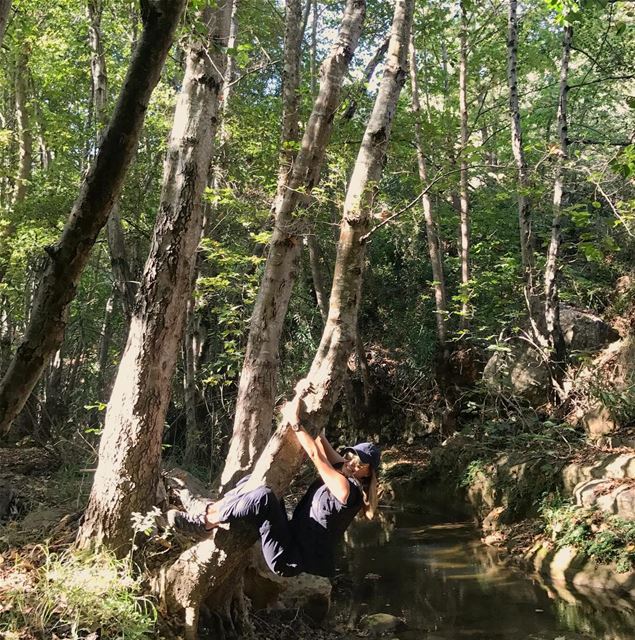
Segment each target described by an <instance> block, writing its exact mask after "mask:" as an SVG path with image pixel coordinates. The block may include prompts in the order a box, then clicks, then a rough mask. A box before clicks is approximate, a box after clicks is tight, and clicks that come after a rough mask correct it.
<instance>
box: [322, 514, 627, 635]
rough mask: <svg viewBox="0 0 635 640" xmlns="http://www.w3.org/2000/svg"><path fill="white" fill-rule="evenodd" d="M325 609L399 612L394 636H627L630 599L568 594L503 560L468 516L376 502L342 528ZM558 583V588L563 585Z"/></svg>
mask: <svg viewBox="0 0 635 640" xmlns="http://www.w3.org/2000/svg"><path fill="white" fill-rule="evenodd" d="M340 568H341V570H342V579H341V580H340V587H339V590H340V595H339V597H336V599H335V607H334V609H335V611H334V615H335V617H336V619H337V620H338V621H339V623H340V624H341V625H342V626H344V627H346V628H348V629H350V630H353V629H354V628H355V627H356V625H357V624H358V622H359V620H360V618H362V616H363V615H364V614H373V613H378V612H383V613H391V614H392V615H395V616H400V617H403V618H404V619H405V620H406V621H407V625H408V627H407V629H406V630H405V631H397V632H395V633H394V634H393V635H394V637H398V638H400V639H401V640H464V639H471V640H503V639H504V640H521V639H527V640H555V639H558V640H582V639H584V640H591V639H592V640H633V639H634V638H635V609H634V608H633V603H629V602H628V601H625V600H623V599H622V600H619V599H617V598H615V599H612V598H610V597H609V596H608V595H607V594H604V595H603V597H602V600H598V598H594V599H592V598H590V597H589V595H588V594H586V596H581V595H580V594H575V595H574V594H572V593H570V592H569V591H566V588H565V587H564V586H563V585H557V586H554V585H547V584H544V583H542V584H541V583H540V582H539V581H538V580H537V579H536V580H534V579H531V578H529V577H528V576H526V575H524V574H522V573H521V572H519V571H517V570H515V569H513V568H510V567H508V566H505V565H504V564H503V563H502V562H501V560H500V559H499V557H498V555H497V554H496V553H495V551H494V550H493V549H491V548H490V547H487V546H485V545H483V544H481V542H480V541H479V539H478V534H477V532H476V530H475V529H474V528H473V526H472V525H471V524H470V523H465V522H451V523H439V521H438V519H437V517H435V516H434V515H430V514H427V515H426V514H421V513H409V512H396V511H383V512H382V517H381V519H380V521H379V522H378V523H359V524H356V525H355V526H354V527H352V528H351V529H350V530H349V533H348V534H347V539H346V545H345V550H344V553H343V556H342V558H341V560H340ZM563 591H566V595H565V593H563Z"/></svg>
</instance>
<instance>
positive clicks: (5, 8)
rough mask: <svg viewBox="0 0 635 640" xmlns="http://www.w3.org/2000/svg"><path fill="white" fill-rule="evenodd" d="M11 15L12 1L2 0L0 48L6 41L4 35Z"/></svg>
mask: <svg viewBox="0 0 635 640" xmlns="http://www.w3.org/2000/svg"><path fill="white" fill-rule="evenodd" d="M10 13H11V0H0V47H1V46H2V41H3V40H4V33H5V31H6V30H7V24H8V23H9V14H10Z"/></svg>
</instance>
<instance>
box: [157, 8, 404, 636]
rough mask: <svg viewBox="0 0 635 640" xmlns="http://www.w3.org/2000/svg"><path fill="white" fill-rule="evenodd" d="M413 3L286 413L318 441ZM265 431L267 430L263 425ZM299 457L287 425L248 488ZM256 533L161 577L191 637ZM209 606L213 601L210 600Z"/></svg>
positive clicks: (276, 477) (203, 549) (344, 347)
mask: <svg viewBox="0 0 635 640" xmlns="http://www.w3.org/2000/svg"><path fill="white" fill-rule="evenodd" d="M413 5H414V0H397V2H396V7H395V18H394V21H393V28H392V36H391V43H390V47H389V51H388V59H387V61H386V65H385V71H384V77H383V79H382V82H381V85H380V88H379V92H378V94H377V99H376V101H375V106H374V108H373V112H372V114H371V116H370V120H369V122H368V126H367V127H366V132H365V133H364V138H363V140H362V144H361V147H360V151H359V154H358V156H357V160H356V162H355V167H354V169H353V175H352V177H351V180H350V183H349V187H348V192H347V194H346V200H345V203H344V210H343V213H342V222H341V232H340V239H339V243H338V251H337V261H336V264H335V274H334V278H333V287H332V290H331V299H330V306H329V316H328V320H327V324H326V327H325V329H324V333H323V335H322V340H321V342H320V346H319V347H318V351H317V353H316V355H315V358H314V360H313V364H312V366H311V369H310V371H309V374H308V375H307V377H306V379H305V380H304V381H302V382H301V383H300V384H299V385H298V386H297V387H296V390H297V391H296V395H295V397H294V399H293V400H292V401H291V405H290V409H291V411H289V413H287V412H286V411H285V414H286V415H293V414H294V413H295V414H297V415H299V416H301V422H302V425H303V426H304V427H305V428H306V429H307V430H308V431H309V432H310V433H312V434H313V435H314V436H315V435H317V434H318V433H319V431H320V430H321V429H322V428H323V427H324V426H325V424H326V422H327V420H328V416H329V413H330V411H331V409H332V407H333V405H334V403H335V401H336V400H337V396H338V394H339V392H340V387H341V385H342V381H343V378H344V375H345V370H346V359H347V358H348V356H349V354H350V352H351V350H352V348H353V341H354V335H355V323H356V319H357V310H358V306H359V301H360V296H361V283H362V272H363V267H364V254H365V245H364V243H363V242H362V240H361V239H362V237H363V236H364V235H365V234H366V233H367V231H368V228H369V225H370V220H371V207H372V203H373V196H374V195H375V193H376V189H377V184H378V182H379V179H380V177H381V171H382V165H383V161H384V157H385V152H386V147H387V145H388V139H389V137H390V129H391V126H392V119H393V115H394V113H395V110H396V107H397V101H398V98H399V93H400V91H401V87H402V85H403V83H404V80H405V78H406V75H407V68H406V55H407V50H408V33H409V32H410V27H411V22H412V12H413ZM262 427H263V430H265V429H266V427H267V425H264V424H263V425H262ZM301 459H302V457H301V456H300V447H299V444H298V442H297V439H296V438H295V437H294V436H293V435H291V434H290V432H289V423H285V424H282V425H281V426H280V427H279V428H278V429H277V430H276V432H275V433H274V434H273V436H272V437H271V439H270V440H269V443H268V445H267V447H266V448H265V450H264V451H263V453H262V455H261V456H260V458H259V460H258V462H257V464H256V466H255V468H254V470H253V474H252V477H251V478H250V480H249V481H248V482H247V483H246V485H245V488H246V489H252V488H254V487H257V486H261V485H262V484H267V485H269V486H270V487H271V488H272V489H273V490H274V491H275V492H276V493H278V494H280V493H281V492H282V491H284V489H285V488H286V487H287V486H288V484H289V482H290V480H291V478H292V477H293V475H294V474H295V473H296V471H297V469H298V467H299V465H300V462H301ZM253 541H254V533H253V532H251V535H250V534H249V532H248V531H247V532H245V531H244V530H242V529H241V528H240V527H236V528H234V526H232V527H231V529H230V531H225V530H223V529H217V530H216V531H215V533H214V534H213V535H212V536H211V537H210V538H208V539H206V540H204V541H202V542H200V543H198V544H196V545H194V546H193V547H192V548H191V549H188V550H187V551H185V552H184V553H183V554H182V555H181V557H180V558H179V559H178V560H177V561H176V562H175V563H174V564H173V565H172V566H171V567H169V568H168V569H167V570H166V571H164V572H163V573H162V575H161V578H160V580H159V582H160V583H161V585H162V587H163V596H164V600H165V602H166V604H167V605H168V606H169V607H170V608H172V609H180V608H182V609H185V614H186V638H188V639H192V638H195V637H196V623H197V621H198V608H199V605H200V603H201V602H202V600H203V599H204V598H205V597H206V595H207V594H209V593H211V594H212V598H214V596H215V594H217V593H219V592H222V588H223V585H224V584H225V583H226V582H227V580H228V579H229V578H230V577H232V575H233V571H234V570H235V568H236V567H237V566H238V565H239V564H240V562H241V558H242V556H243V555H244V553H245V551H246V550H247V546H248V545H249V544H251V543H252V542H253ZM208 601H209V600H208Z"/></svg>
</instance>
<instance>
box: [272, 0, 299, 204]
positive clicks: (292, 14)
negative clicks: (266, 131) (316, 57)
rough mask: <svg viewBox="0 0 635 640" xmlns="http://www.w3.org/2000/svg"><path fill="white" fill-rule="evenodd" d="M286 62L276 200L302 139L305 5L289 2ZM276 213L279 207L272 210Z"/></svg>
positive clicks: (286, 27)
mask: <svg viewBox="0 0 635 640" xmlns="http://www.w3.org/2000/svg"><path fill="white" fill-rule="evenodd" d="M285 5H286V11H285V30H284V58H283V63H282V67H283V68H282V132H281V135H280V165H279V168H278V191H277V195H276V200H279V199H280V198H282V197H283V192H284V190H285V188H286V185H287V183H288V181H289V178H290V176H291V168H292V166H293V159H294V158H295V156H296V151H295V143H297V141H298V139H299V137H300V122H299V113H298V110H299V108H300V54H301V51H302V36H303V35H304V34H303V33H302V3H301V0H286V2H285ZM273 209H274V211H275V209H276V203H274V207H273Z"/></svg>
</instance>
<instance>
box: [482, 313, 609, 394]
mask: <svg viewBox="0 0 635 640" xmlns="http://www.w3.org/2000/svg"><path fill="white" fill-rule="evenodd" d="M560 324H561V326H562V332H563V334H564V340H565V343H566V345H567V348H568V350H569V352H570V353H569V355H576V354H580V353H592V352H596V351H599V350H600V349H602V348H603V347H605V346H606V345H607V344H609V343H611V342H614V341H616V340H618V339H619V337H620V336H619V334H618V333H617V331H615V329H613V328H612V327H611V326H610V325H609V324H607V323H606V322H604V321H603V320H602V319H601V318H600V317H598V316H596V315H593V314H592V313H589V312H587V311H580V310H578V309H574V308H573V307H569V306H567V305H560ZM483 381H484V382H485V384H486V385H487V386H489V387H490V388H492V389H494V390H495V391H497V392H499V393H500V392H507V393H512V394H514V395H519V396H522V397H523V398H525V399H526V400H528V401H529V402H531V403H532V404H534V405H540V404H544V403H546V402H547V400H548V395H547V392H548V388H549V372H548V371H547V368H546V366H545V360H544V358H543V357H542V355H541V354H540V353H539V351H538V350H537V349H535V348H534V347H532V346H531V345H530V344H529V343H528V342H527V341H525V340H522V339H520V338H514V339H511V340H509V341H508V342H507V343H506V344H505V345H504V347H503V348H502V349H501V350H500V351H498V352H497V353H495V354H494V355H493V356H492V357H491V358H490V359H489V361H488V362H487V364H486V365H485V369H484V370H483Z"/></svg>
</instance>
